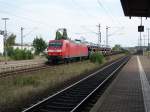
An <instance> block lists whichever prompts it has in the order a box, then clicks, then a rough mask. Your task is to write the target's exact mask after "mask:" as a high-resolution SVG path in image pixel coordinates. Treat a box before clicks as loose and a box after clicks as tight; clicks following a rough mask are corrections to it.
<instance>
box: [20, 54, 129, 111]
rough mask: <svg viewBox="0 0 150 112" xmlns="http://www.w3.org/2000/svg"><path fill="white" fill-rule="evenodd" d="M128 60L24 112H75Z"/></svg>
mask: <svg viewBox="0 0 150 112" xmlns="http://www.w3.org/2000/svg"><path fill="white" fill-rule="evenodd" d="M128 60H129V57H124V58H121V59H119V60H117V61H115V62H113V63H111V64H110V65H107V66H105V67H103V68H102V69H100V70H98V71H96V72H95V73H92V74H91V75H89V76H87V77H85V78H83V79H81V80H80V81H78V82H76V83H74V84H72V85H70V86H69V87H67V88H65V89H63V90H61V91H59V92H57V93H56V94H54V95H51V96H49V97H48V98H46V99H44V100H42V101H40V102H38V103H37V104H35V105H33V106H31V107H29V108H27V109H25V110H23V111H22V112H54V111H56V112H57V111H59V112H60V111H61V112H63V111H65V112H75V111H77V109H78V108H79V107H80V106H81V105H82V104H83V103H84V102H85V101H86V100H87V99H88V98H89V97H90V96H91V95H92V94H93V93H94V92H96V90H97V89H98V88H100V87H101V86H102V85H103V84H104V83H105V82H107V80H108V79H109V78H111V77H112V76H113V75H114V73H116V71H118V70H119V69H120V68H121V67H122V66H123V65H124V64H125V63H126V62H127V61H128ZM82 97H83V98H82ZM61 101H62V102H61ZM64 103H65V104H64ZM54 104H56V105H54ZM39 109H40V110H39ZM55 109H56V110H55Z"/></svg>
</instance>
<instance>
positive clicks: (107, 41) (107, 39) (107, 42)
mask: <svg viewBox="0 0 150 112" xmlns="http://www.w3.org/2000/svg"><path fill="white" fill-rule="evenodd" d="M109 28H110V27H108V26H106V47H108V46H109V44H108V29H109Z"/></svg>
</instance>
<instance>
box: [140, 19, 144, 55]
mask: <svg viewBox="0 0 150 112" xmlns="http://www.w3.org/2000/svg"><path fill="white" fill-rule="evenodd" d="M141 26H142V17H141ZM139 44H140V51H142V52H143V49H142V32H140V42H139Z"/></svg>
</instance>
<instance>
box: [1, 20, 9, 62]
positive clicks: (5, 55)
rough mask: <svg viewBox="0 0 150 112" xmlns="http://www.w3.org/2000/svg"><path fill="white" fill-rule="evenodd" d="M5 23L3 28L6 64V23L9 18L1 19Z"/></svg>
mask: <svg viewBox="0 0 150 112" xmlns="http://www.w3.org/2000/svg"><path fill="white" fill-rule="evenodd" d="M2 20H4V22H5V26H4V29H5V30H4V57H5V64H7V51H6V39H7V28H6V22H7V20H9V18H2Z"/></svg>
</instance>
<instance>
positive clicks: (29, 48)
mask: <svg viewBox="0 0 150 112" xmlns="http://www.w3.org/2000/svg"><path fill="white" fill-rule="evenodd" d="M13 48H14V49H16V48H18V49H21V48H22V49H27V50H31V51H32V53H34V52H35V49H34V47H33V45H32V44H29V43H28V44H23V46H21V44H17V43H16V44H15V45H14V46H13Z"/></svg>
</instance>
